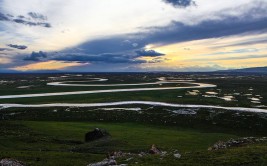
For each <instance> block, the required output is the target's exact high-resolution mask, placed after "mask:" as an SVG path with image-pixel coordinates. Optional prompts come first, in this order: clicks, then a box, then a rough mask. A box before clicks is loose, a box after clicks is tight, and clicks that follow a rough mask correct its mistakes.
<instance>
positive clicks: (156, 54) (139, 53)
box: [135, 50, 165, 57]
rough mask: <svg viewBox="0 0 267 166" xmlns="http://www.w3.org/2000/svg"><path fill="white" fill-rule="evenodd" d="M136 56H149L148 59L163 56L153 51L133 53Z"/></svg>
mask: <svg viewBox="0 0 267 166" xmlns="http://www.w3.org/2000/svg"><path fill="white" fill-rule="evenodd" d="M135 52H136V54H137V55H138V56H150V57H155V56H163V55H165V54H162V53H159V52H157V51H155V50H138V51H135Z"/></svg>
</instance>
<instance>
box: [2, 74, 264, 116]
mask: <svg viewBox="0 0 267 166" xmlns="http://www.w3.org/2000/svg"><path fill="white" fill-rule="evenodd" d="M107 80H108V79H102V78H93V80H91V81H64V82H50V83H47V85H49V86H91V87H93V86H96V87H105V86H109V87H111V86H114V87H115V86H116V87H120V86H141V85H156V84H174V83H185V84H191V85H192V86H185V87H176V86H172V87H158V88H128V89H107V90H90V91H74V92H56V93H40V94H23V95H5V96H0V99H11V98H13V99H14V98H33V97H48V96H64V95H79V94H94V93H115V92H135V91H158V90H175V89H201V88H214V87H216V85H213V84H205V83H197V82H193V80H167V81H166V80H162V79H159V80H160V81H157V82H152V83H136V84H70V82H74V83H75V82H76V83H83V82H94V81H100V82H104V81H107ZM133 104H140V105H152V106H165V107H174V108H213V109H224V110H231V111H242V112H256V113H267V110H266V109H261V108H244V107H222V106H215V105H195V104H173V103H166V102H154V101H119V102H107V103H84V104H83V103H51V104H0V107H1V108H10V107H16V108H30V107H31V108H40V107H105V106H118V105H133Z"/></svg>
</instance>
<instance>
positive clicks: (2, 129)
mask: <svg viewBox="0 0 267 166" xmlns="http://www.w3.org/2000/svg"><path fill="white" fill-rule="evenodd" d="M95 127H99V128H105V129H107V130H108V131H109V132H110V134H111V135H112V137H111V138H110V139H105V140H101V141H96V142H92V143H84V142H83V140H84V134H85V133H86V132H88V131H90V130H92V129H94V128H95ZM236 137H239V134H227V133H223V132H221V131H218V132H216V131H213V132H205V131H203V130H202V131H201V130H197V129H185V128H177V127H170V126H169V127H167V126H165V127H163V126H157V125H145V124H136V123H100V122H47V121H42V122H41V121H39V122H37V121H2V122H0V158H3V157H12V158H16V159H18V160H21V161H23V162H25V163H27V164H29V165H87V164H89V163H92V162H96V161H101V160H102V159H103V158H105V155H106V153H108V152H110V151H119V150H121V151H124V152H132V153H139V152H141V151H145V152H146V151H147V150H148V149H149V148H150V146H151V144H156V145H157V146H158V147H160V148H161V149H162V150H166V151H168V152H170V151H173V150H178V151H179V153H180V154H181V155H182V158H181V159H175V158H174V157H173V156H166V157H165V158H163V159H160V158H161V157H159V156H147V157H142V158H140V157H136V158H134V159H132V160H130V161H129V162H126V163H127V164H129V165H214V164H216V165H225V164H227V165H264V164H267V163H266V160H267V155H266V151H267V144H264V143H262V144H260V145H257V144H255V145H250V146H247V147H241V148H233V149H229V150H220V151H216V152H210V151H208V150H207V148H208V147H209V146H211V145H213V144H214V143H215V142H217V141H218V140H227V139H230V138H236ZM122 160H124V159H122ZM136 162H138V164H136ZM119 163H125V161H119Z"/></svg>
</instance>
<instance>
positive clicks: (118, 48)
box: [78, 35, 144, 54]
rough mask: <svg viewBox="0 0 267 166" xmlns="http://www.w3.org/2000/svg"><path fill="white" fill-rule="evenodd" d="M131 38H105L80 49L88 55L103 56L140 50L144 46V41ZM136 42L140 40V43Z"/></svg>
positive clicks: (128, 36) (84, 45) (84, 44)
mask: <svg viewBox="0 0 267 166" xmlns="http://www.w3.org/2000/svg"><path fill="white" fill-rule="evenodd" d="M129 38H131V37H130V35H127V36H116V37H111V38H104V39H99V40H94V41H89V42H85V43H83V44H81V45H79V46H78V47H79V48H80V49H82V50H84V52H85V53H87V54H103V53H114V52H123V51H127V50H133V49H139V48H142V46H143V45H144V43H143V41H142V40H139V39H133V40H131V39H129ZM136 40H138V42H137V41H136Z"/></svg>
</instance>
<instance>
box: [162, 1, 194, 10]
mask: <svg viewBox="0 0 267 166" xmlns="http://www.w3.org/2000/svg"><path fill="white" fill-rule="evenodd" d="M163 1H164V2H165V3H168V4H171V5H172V6H174V7H177V8H186V7H189V6H196V2H195V1H193V0H163Z"/></svg>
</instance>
